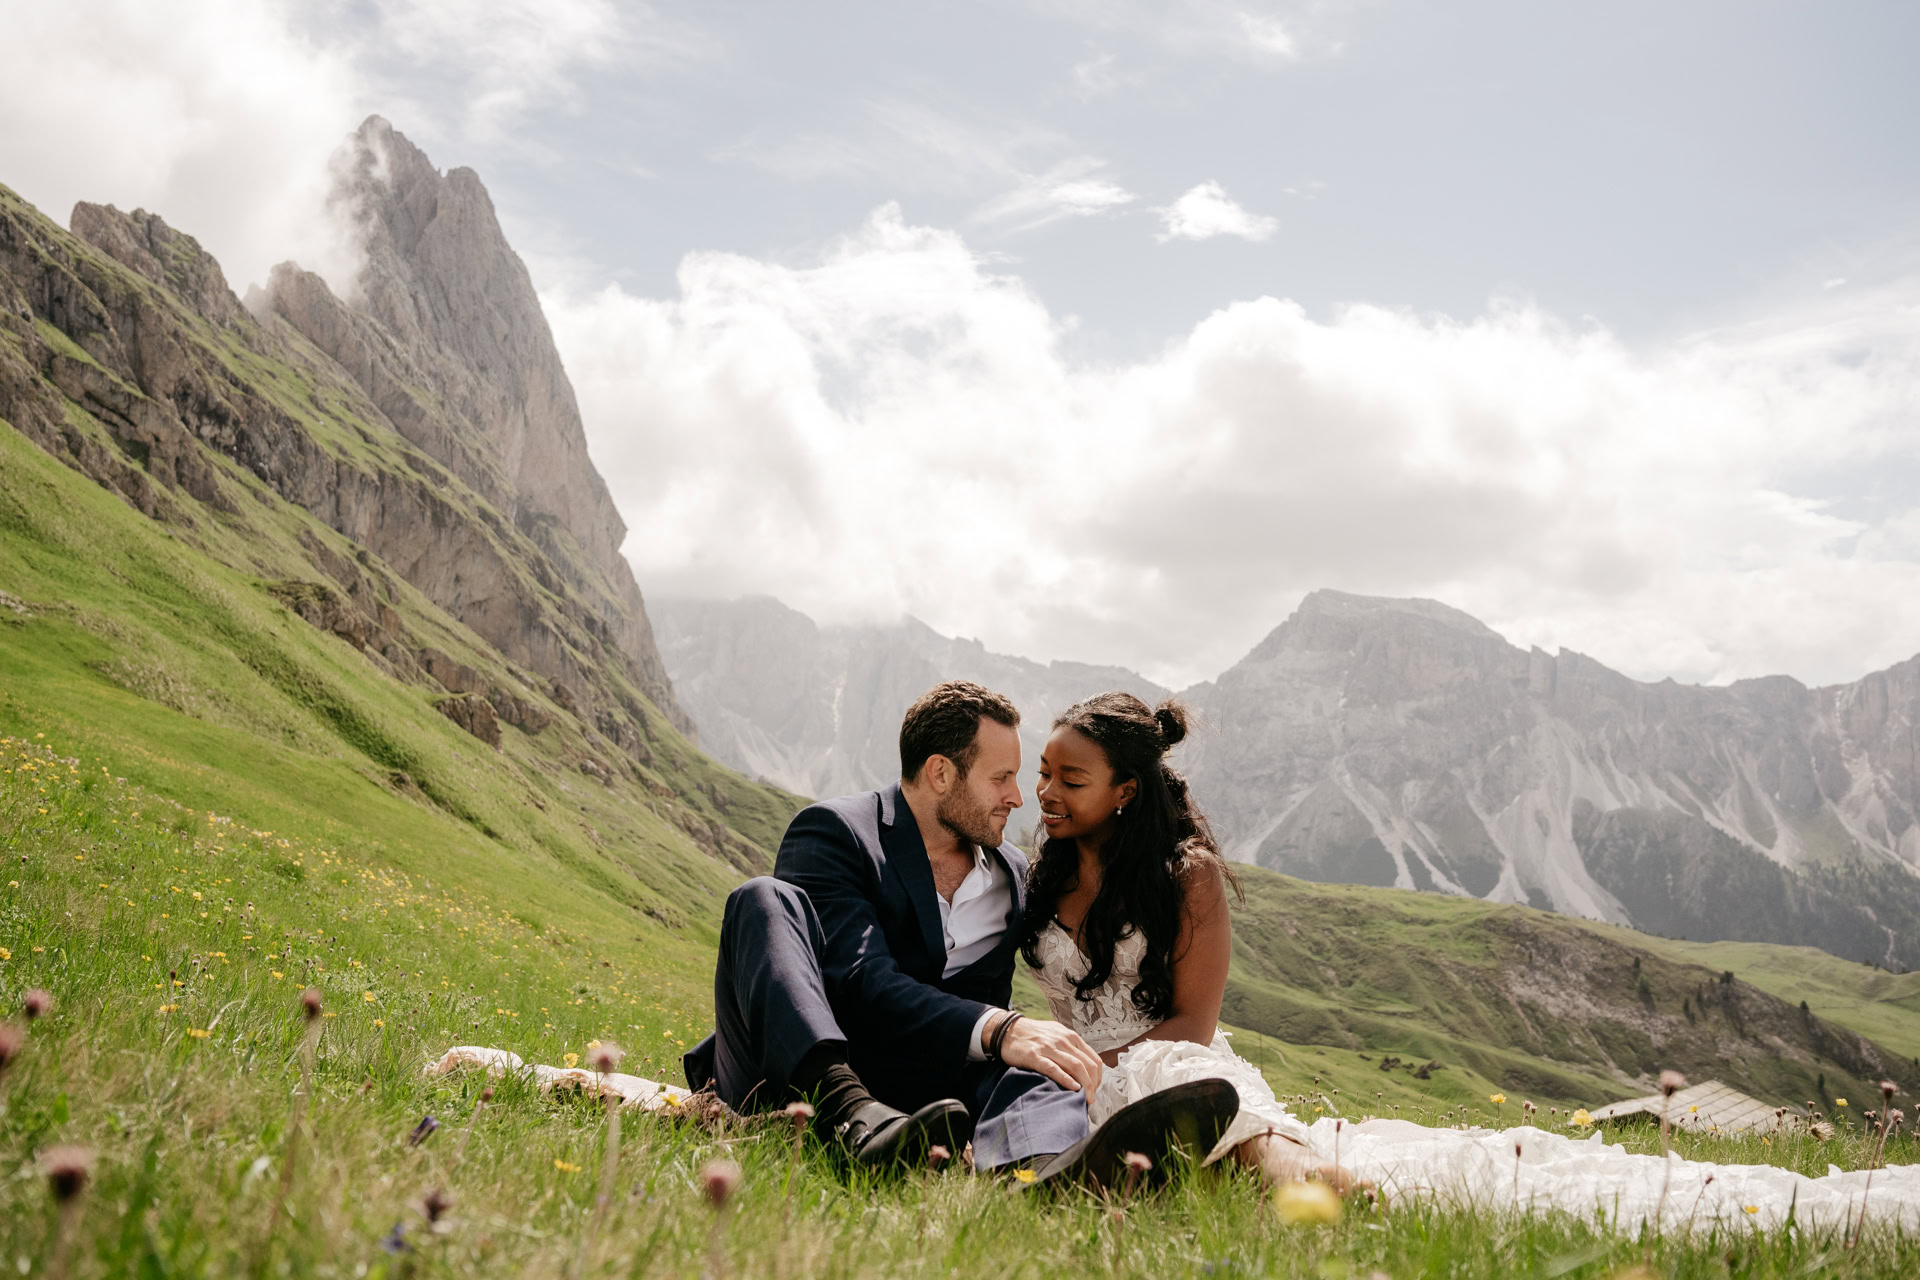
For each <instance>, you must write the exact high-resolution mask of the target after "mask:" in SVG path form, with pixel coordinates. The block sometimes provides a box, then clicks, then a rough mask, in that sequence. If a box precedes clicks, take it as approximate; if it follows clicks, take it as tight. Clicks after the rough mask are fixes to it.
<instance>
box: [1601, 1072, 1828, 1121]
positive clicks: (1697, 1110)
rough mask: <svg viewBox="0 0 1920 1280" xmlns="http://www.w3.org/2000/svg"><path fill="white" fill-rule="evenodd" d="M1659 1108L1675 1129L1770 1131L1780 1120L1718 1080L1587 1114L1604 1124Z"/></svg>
mask: <svg viewBox="0 0 1920 1280" xmlns="http://www.w3.org/2000/svg"><path fill="white" fill-rule="evenodd" d="M1663 1110H1664V1111H1665V1112H1666V1116H1667V1119H1668V1120H1669V1121H1670V1122H1671V1123H1672V1124H1673V1125H1674V1127H1675V1128H1680V1129H1691V1130H1694V1131H1696V1132H1701V1133H1711V1132H1719V1133H1770V1132H1772V1131H1773V1130H1774V1129H1776V1128H1778V1127H1779V1124H1780V1119H1781V1117H1780V1115H1779V1112H1780V1110H1781V1108H1778V1107H1776V1106H1775V1105H1774V1104H1772V1103H1768V1102H1762V1101H1760V1099H1758V1098H1755V1097H1750V1096H1749V1095H1747V1094H1744V1093H1742V1092H1740V1091H1739V1090H1738V1089H1736V1088H1734V1087H1733V1086H1732V1085H1729V1084H1722V1083H1721V1082H1720V1081H1718V1080H1708V1081H1706V1082H1705V1083H1703V1084H1696V1085H1689V1086H1688V1087H1687V1088H1685V1089H1681V1090H1678V1091H1676V1092H1675V1093H1674V1095H1673V1097H1672V1098H1671V1099H1668V1098H1666V1097H1664V1096H1662V1095H1661V1094H1657V1093H1655V1094H1649V1095H1648V1096H1646V1097H1644V1098H1629V1099H1628V1100H1627V1101H1625V1102H1615V1103H1612V1104H1610V1105H1608V1106H1604V1107H1598V1108H1596V1109H1594V1110H1593V1111H1591V1112H1589V1113H1588V1114H1589V1115H1591V1116H1592V1117H1593V1119H1594V1122H1595V1123H1597V1124H1605V1123H1607V1122H1608V1121H1610V1120H1627V1119H1633V1118H1637V1117H1641V1116H1650V1117H1652V1118H1653V1119H1655V1120H1658V1119H1659V1118H1660V1115H1661V1112H1662V1111H1663ZM1785 1111H1786V1114H1787V1115H1789V1116H1793V1117H1796V1118H1798V1117H1801V1116H1804V1114H1805V1112H1804V1111H1803V1110H1802V1109H1801V1108H1799V1107H1787V1108H1785Z"/></svg>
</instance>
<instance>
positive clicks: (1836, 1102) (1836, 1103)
mask: <svg viewBox="0 0 1920 1280" xmlns="http://www.w3.org/2000/svg"><path fill="white" fill-rule="evenodd" d="M1833 1105H1834V1106H1836V1107H1844V1106H1846V1105H1847V1100H1846V1099H1845V1098H1835V1099H1834V1100H1833Z"/></svg>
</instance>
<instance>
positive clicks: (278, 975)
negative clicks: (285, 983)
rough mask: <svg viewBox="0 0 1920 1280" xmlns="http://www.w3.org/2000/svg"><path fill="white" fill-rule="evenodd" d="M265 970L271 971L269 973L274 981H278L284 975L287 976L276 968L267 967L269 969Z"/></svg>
mask: <svg viewBox="0 0 1920 1280" xmlns="http://www.w3.org/2000/svg"><path fill="white" fill-rule="evenodd" d="M267 972H269V973H271V974H272V975H273V980H274V981H275V982H278V981H280V979H282V978H284V977H286V976H287V975H286V974H284V973H282V972H280V971H279V970H278V969H269V970H268V971H267Z"/></svg>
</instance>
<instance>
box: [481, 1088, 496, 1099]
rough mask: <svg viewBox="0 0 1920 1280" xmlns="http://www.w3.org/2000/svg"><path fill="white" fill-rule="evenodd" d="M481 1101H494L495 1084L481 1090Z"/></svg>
mask: <svg viewBox="0 0 1920 1280" xmlns="http://www.w3.org/2000/svg"><path fill="white" fill-rule="evenodd" d="M480 1101H482V1102H492V1101H493V1086H492V1085H488V1086H487V1087H486V1088H484V1089H482V1090H481V1091H480Z"/></svg>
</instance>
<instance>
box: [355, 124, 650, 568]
mask: <svg viewBox="0 0 1920 1280" xmlns="http://www.w3.org/2000/svg"><path fill="white" fill-rule="evenodd" d="M342 159H343V163H342V164H340V165H339V166H338V170H337V171H338V174H339V177H338V179H337V187H336V190H335V192H334V199H335V201H336V202H337V203H338V204H339V205H341V206H343V207H345V208H348V209H350V210H352V211H353V214H354V216H355V218H356V220H357V222H358V224H359V231H360V237H361V248H362V250H363V252H364V254H365V263H364V266H363V268H362V271H361V274H360V278H359V280H358V281H357V287H356V290H355V296H353V297H352V298H351V299H350V301H351V303H352V304H353V305H354V306H355V307H356V308H357V309H359V310H361V311H364V312H365V313H366V314H368V315H370V316H371V317H373V318H374V319H375V320H377V321H379V322H380V324H381V325H382V326H384V327H385V328H386V329H387V331H388V332H390V333H392V334H393V335H394V336H395V337H396V338H398V340H399V341H400V344H401V345H402V347H404V348H405V349H406V351H407V353H408V355H409V356H410V357H411V358H412V360H413V362H414V363H415V364H417V365H419V366H420V367H421V368H422V369H424V370H425V371H426V372H427V373H429V374H430V375H433V380H434V384H435V385H436V386H437V387H438V388H439V389H440V391H441V394H442V398H443V399H444V401H445V403H446V407H447V408H448V409H449V410H450V411H451V412H452V413H453V414H454V416H456V417H459V418H462V419H465V420H466V421H467V422H468V423H470V424H472V426H473V427H474V428H476V429H477V431H478V434H479V436H480V437H481V440H482V441H483V442H484V444H485V445H486V447H487V449H488V451H489V452H490V453H491V455H492V458H493V460H494V461H495V462H496V463H497V465H498V466H499V468H500V470H501V472H502V473H503V474H504V475H505V477H506V479H507V481H508V483H509V485H510V486H511V489H512V492H513V494H514V495H515V499H516V503H515V510H514V513H513V514H514V516H515V520H516V523H521V522H522V521H521V519H520V517H521V514H522V509H524V511H525V512H526V514H528V515H531V516H534V517H535V518H545V519H548V520H552V521H555V522H557V523H558V524H559V525H560V526H562V527H564V528H565V529H566V531H567V532H568V533H569V534H571V536H572V540H573V541H574V542H575V543H576V544H577V545H578V546H579V548H580V550H581V551H582V552H583V553H584V554H585V555H586V557H587V559H588V560H589V561H590V562H591V563H592V564H593V565H594V566H595V567H596V568H598V569H599V570H600V571H601V572H602V573H605V574H608V575H610V576H617V575H618V574H619V573H620V572H621V571H623V570H624V569H625V563H624V561H622V560H621V559H620V544H621V542H622V541H623V540H624V539H625V537H626V526H625V524H624V523H623V522H622V521H621V519H620V516H619V513H618V512H617V511H616V510H615V508H614V505H613V497H612V495H611V494H610V493H609V492H608V491H607V486H606V483H605V482H604V481H603V480H602V479H601V478H600V474H599V472H597V471H596V470H595V469H594V467H593V463H592V461H591V459H590V458H589V457H588V456H587V441H586V431H585V428H584V426H583V425H582V423H581V421H580V409H579V406H578V404H577V403H576V402H575V400H574V395H573V386H572V384H571V383H569V382H568V380H567V376H566V371H565V370H564V369H563V368H562V366H561V363H560V353H559V351H558V350H557V349H556V348H555V347H554V344H553V333H552V331H551V330H550V329H549V328H548V326H547V320H546V315H545V313H544V312H542V311H541V309H540V300H539V297H538V295H537V294H536V293H535V292H534V288H533V279H532V277H531V276H529V275H528V273H527V268H526V264H525V263H523V262H522V261H521V260H520V256H519V255H518V254H516V253H515V252H514V251H513V248H512V246H511V245H509V244H508V243H507V238H506V235H505V233H504V232H503V231H502V230H501V229H500V221H499V218H498V217H497V216H496V215H495V213H494V208H493V200H492V198H491V197H490V196H489V195H488V194H487V189H486V187H485V185H484V184H482V183H481V181H480V178H479V175H477V174H475V173H474V172H473V170H471V169H455V170H453V171H451V172H449V173H446V174H442V173H441V172H440V171H439V170H438V169H436V168H434V166H433V162H432V161H431V160H429V159H428V158H427V155H426V153H425V152H423V151H421V150H420V149H419V148H418V147H416V146H414V145H413V143H412V142H410V141H409V140H408V139H407V137H406V136H405V135H404V134H402V133H401V132H399V131H398V130H397V129H395V128H394V127H393V126H392V125H391V124H389V123H388V122H387V121H386V120H384V119H382V118H381V117H379V116H371V117H369V118H368V119H367V121H366V122H365V123H364V124H362V125H361V126H360V128H359V129H358V130H357V131H355V133H354V134H353V136H352V137H351V138H350V139H349V140H348V143H347V146H346V148H345V151H344V154H343V157H342Z"/></svg>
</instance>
